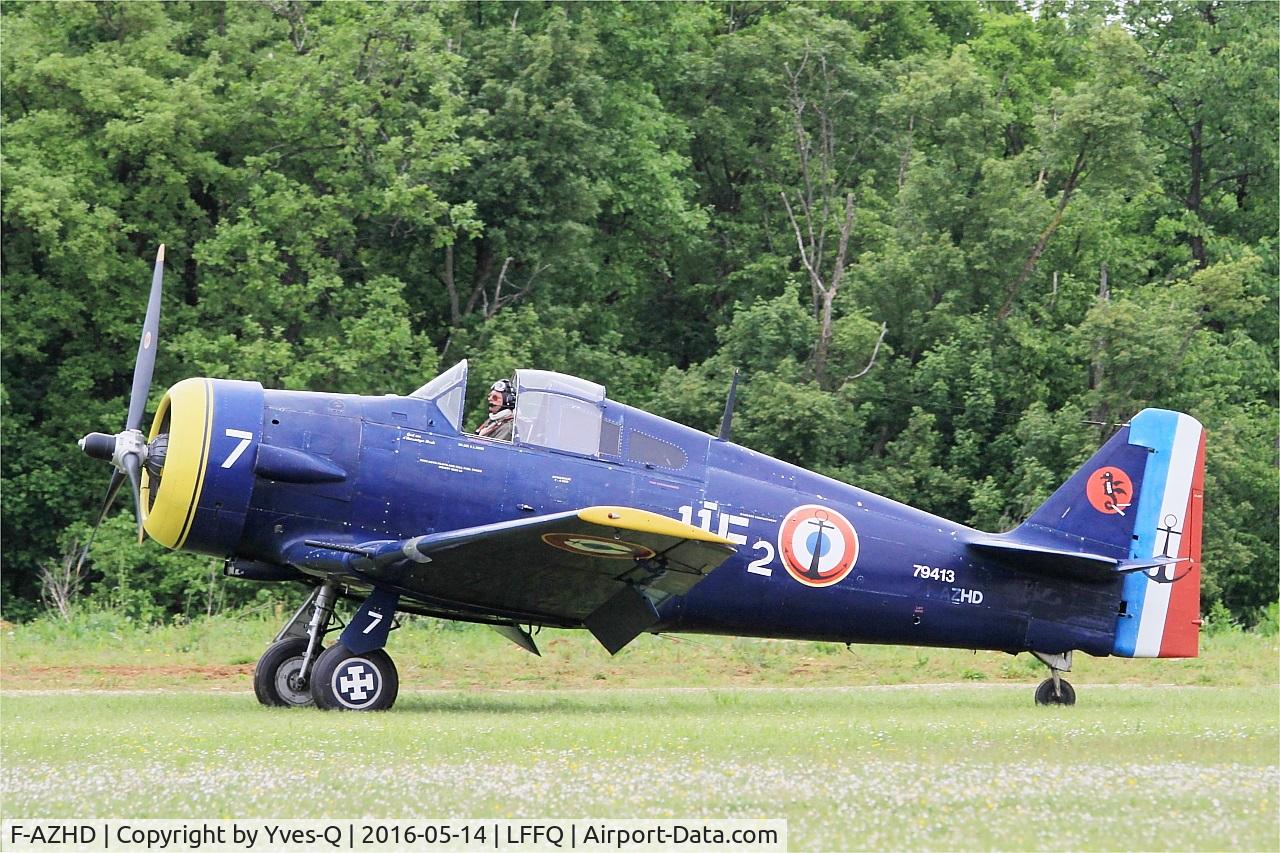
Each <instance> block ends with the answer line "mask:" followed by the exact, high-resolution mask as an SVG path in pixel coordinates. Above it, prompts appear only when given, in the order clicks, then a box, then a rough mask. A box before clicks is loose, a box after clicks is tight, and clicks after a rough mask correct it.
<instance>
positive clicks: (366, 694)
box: [311, 643, 400, 711]
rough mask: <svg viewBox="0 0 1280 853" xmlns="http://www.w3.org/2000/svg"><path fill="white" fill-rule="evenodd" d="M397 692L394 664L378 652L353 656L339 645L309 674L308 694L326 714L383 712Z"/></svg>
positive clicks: (398, 686)
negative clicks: (334, 712)
mask: <svg viewBox="0 0 1280 853" xmlns="http://www.w3.org/2000/svg"><path fill="white" fill-rule="evenodd" d="M399 693H400V676H399V674H398V673H397V672H396V665H395V664H394V663H392V662H391V656H390V655H389V654H387V653H386V652H385V651H384V650H382V649H378V650H377V651H372V652H365V653H363V654H356V653H354V652H352V651H350V650H349V649H348V648H347V647H346V646H344V645H342V644H341V643H339V644H338V645H336V646H332V647H330V648H329V650H328V651H326V652H325V653H324V654H322V655H320V657H319V659H318V660H316V666H315V669H313V670H312V671H311V695H312V696H313V697H314V698H315V702H316V707H317V708H323V709H324V710H326V711H385V710H387V709H388V708H390V707H391V706H392V705H394V704H395V701H396V696H397V695H398V694H399Z"/></svg>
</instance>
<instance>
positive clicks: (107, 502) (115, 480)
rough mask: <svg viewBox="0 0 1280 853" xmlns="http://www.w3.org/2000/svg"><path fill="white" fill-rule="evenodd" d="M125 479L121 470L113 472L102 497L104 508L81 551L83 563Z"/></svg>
mask: <svg viewBox="0 0 1280 853" xmlns="http://www.w3.org/2000/svg"><path fill="white" fill-rule="evenodd" d="M124 479H125V478H124V472H122V471H119V470H116V471H112V472H111V482H110V484H108V485H107V496H106V497H105V498H103V499H102V509H101V510H99V512H98V520H97V521H95V522H94V523H93V529H92V530H90V531H89V538H88V539H87V540H85V543H84V548H82V549H81V551H80V562H81V563H83V562H84V561H85V560H87V559H89V549H91V548H92V547H93V540H94V539H96V538H97V537H98V528H99V527H101V526H102V520H103V519H104V518H106V517H107V513H108V512H110V511H111V505H112V504H114V503H115V502H116V495H118V494H120V487H121V486H122V485H124Z"/></svg>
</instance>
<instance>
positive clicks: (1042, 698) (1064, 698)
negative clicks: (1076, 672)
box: [1031, 652, 1076, 705]
mask: <svg viewBox="0 0 1280 853" xmlns="http://www.w3.org/2000/svg"><path fill="white" fill-rule="evenodd" d="M1031 654H1033V655H1035V656H1036V658H1037V659H1038V660H1039V661H1040V662H1041V663H1042V664H1044V665H1045V666H1047V667H1049V677H1048V678H1046V679H1045V680H1044V681H1042V682H1040V686H1039V687H1037V688H1036V704H1037V705H1074V704H1076V691H1075V688H1074V687H1072V686H1071V683H1070V682H1068V681H1067V680H1066V679H1065V678H1063V677H1062V676H1061V673H1064V672H1070V671H1071V652H1063V653H1062V654H1056V655H1050V654H1046V653H1044V652H1032V653H1031Z"/></svg>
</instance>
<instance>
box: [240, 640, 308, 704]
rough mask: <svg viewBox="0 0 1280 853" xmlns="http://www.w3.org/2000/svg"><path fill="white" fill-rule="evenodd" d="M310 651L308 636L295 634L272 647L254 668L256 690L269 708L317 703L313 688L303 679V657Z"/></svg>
mask: <svg viewBox="0 0 1280 853" xmlns="http://www.w3.org/2000/svg"><path fill="white" fill-rule="evenodd" d="M306 654H307V640H306V638H305V637H291V638H289V639H287V640H281V641H280V642H278V643H272V644H271V645H270V646H268V647H267V650H266V651H265V652H263V653H262V657H260V658H258V665H257V666H255V667H254V668H253V692H254V695H255V696H257V697H258V701H259V702H261V703H262V704H263V705H267V706H269V707H284V708H301V707H306V706H309V705H314V704H315V700H314V699H313V698H312V697H311V691H310V690H309V689H307V687H306V686H305V685H303V684H302V683H301V678H300V677H301V675H302V659H303V657H304V656H306Z"/></svg>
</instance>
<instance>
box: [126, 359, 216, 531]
mask: <svg viewBox="0 0 1280 853" xmlns="http://www.w3.org/2000/svg"><path fill="white" fill-rule="evenodd" d="M212 392H213V388H212V383H211V382H210V381H209V380H208V379H199V378H195V379H184V380H183V381H181V382H179V383H178V384H177V385H174V386H173V387H172V388H170V389H169V391H168V393H167V394H165V396H164V399H163V400H161V401H160V408H159V410H158V411H157V412H156V417H155V420H154V421H152V424H151V435H150V437H149V439H148V440H153V439H155V437H156V436H157V435H158V434H159V431H160V427H161V425H162V424H163V423H164V419H165V415H166V414H168V415H169V426H168V429H169V447H168V451H167V453H166V456H165V462H164V476H163V477H161V478H160V487H159V489H158V491H157V493H156V494H155V495H154V496H151V494H150V491H151V481H150V477H149V476H148V475H147V473H146V472H145V471H144V472H143V475H142V488H143V493H144V494H143V506H144V507H148V505H149V510H148V511H147V512H146V517H145V519H144V520H143V527H144V528H145V529H146V531H147V533H148V534H149V535H150V536H151V538H152V539H154V540H156V541H157V542H159V543H160V544H161V545H164V546H165V547H166V548H181V547H182V545H183V543H184V542H186V541H187V535H188V534H189V533H190V532H191V523H192V521H193V520H194V519H195V513H196V507H197V506H198V505H199V503H200V492H201V489H202V487H203V485H204V475H205V471H206V469H207V468H208V461H209V444H210V441H211V440H212V425H213V393H212ZM148 498H151V499H150V500H149V501H148Z"/></svg>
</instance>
